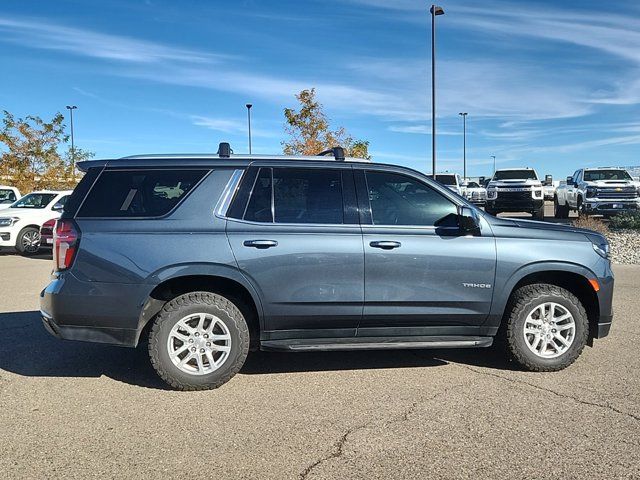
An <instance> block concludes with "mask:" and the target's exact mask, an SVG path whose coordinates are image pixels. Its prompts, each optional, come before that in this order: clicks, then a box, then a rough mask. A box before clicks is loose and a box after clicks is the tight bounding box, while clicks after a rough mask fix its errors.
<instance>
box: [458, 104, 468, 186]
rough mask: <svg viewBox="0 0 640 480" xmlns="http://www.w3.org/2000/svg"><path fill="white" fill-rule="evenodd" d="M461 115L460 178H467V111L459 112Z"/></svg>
mask: <svg viewBox="0 0 640 480" xmlns="http://www.w3.org/2000/svg"><path fill="white" fill-rule="evenodd" d="M458 115H460V116H462V178H463V179H464V180H466V179H467V112H460V113H459V114H458Z"/></svg>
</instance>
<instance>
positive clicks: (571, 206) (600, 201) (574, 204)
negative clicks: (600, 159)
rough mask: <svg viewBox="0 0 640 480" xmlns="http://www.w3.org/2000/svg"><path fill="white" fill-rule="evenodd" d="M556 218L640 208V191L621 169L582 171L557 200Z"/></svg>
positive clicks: (561, 190) (614, 212) (563, 189)
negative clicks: (573, 211)
mask: <svg viewBox="0 0 640 480" xmlns="http://www.w3.org/2000/svg"><path fill="white" fill-rule="evenodd" d="M553 203H554V207H555V216H556V218H567V217H568V216H569V212H570V211H571V210H575V211H577V212H578V214H579V215H594V214H595V215H598V214H601V215H605V216H610V215H615V214H618V213H622V212H629V211H637V210H638V209H639V208H640V188H639V187H638V185H637V184H636V183H635V182H634V180H633V178H631V175H629V172H627V171H626V170H625V169H624V168H619V167H603V168H581V169H579V170H576V171H575V173H574V174H573V176H571V177H567V183H566V184H565V185H562V186H560V187H558V189H557V190H556V194H555V197H554V202H553Z"/></svg>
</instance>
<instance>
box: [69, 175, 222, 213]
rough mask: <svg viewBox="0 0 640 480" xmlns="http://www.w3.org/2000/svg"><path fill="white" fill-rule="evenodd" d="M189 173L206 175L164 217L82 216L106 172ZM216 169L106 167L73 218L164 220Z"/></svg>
mask: <svg viewBox="0 0 640 480" xmlns="http://www.w3.org/2000/svg"><path fill="white" fill-rule="evenodd" d="M164 170H166V171H176V170H179V171H181V172H182V171H187V170H196V171H204V172H205V174H204V175H203V176H202V178H200V180H198V181H197V182H196V183H195V184H194V185H193V187H192V188H191V189H190V190H189V191H188V192H187V193H186V194H185V195H183V196H182V198H180V200H178V203H176V204H175V205H174V206H173V208H172V209H171V210H169V211H168V212H167V213H165V214H163V215H156V216H151V215H145V216H136V217H125V216H122V217H107V216H104V217H96V216H86V217H85V216H81V215H80V213H81V212H82V208H83V207H84V204H85V201H86V200H87V198H89V195H91V192H92V191H93V189H94V187H95V186H96V185H97V184H98V181H99V180H100V178H102V175H103V174H104V172H139V171H142V172H145V171H146V172H148V171H154V172H156V171H164ZM214 170H216V169H214V168H211V167H209V168H207V167H204V168H197V167H187V168H180V167H159V168H144V167H123V168H108V167H105V168H103V169H102V171H101V172H100V174H99V175H98V176H97V177H96V179H95V180H94V181H93V184H92V185H91V188H90V189H89V191H88V192H87V193H86V195H85V196H84V198H83V200H82V203H81V204H80V206H79V207H78V210H77V211H76V212H75V215H74V216H73V218H76V219H78V220H162V219H164V218H167V217H169V216H170V215H172V214H173V213H174V212H175V211H176V210H177V209H178V208H179V207H180V205H182V203H183V202H184V201H185V200H186V199H187V198H189V196H190V195H191V194H192V193H193V192H194V191H195V190H196V189H197V188H198V187H199V186H200V184H201V183H202V182H204V180H205V179H206V178H207V177H209V175H211V172H213V171H214ZM218 170H220V169H218Z"/></svg>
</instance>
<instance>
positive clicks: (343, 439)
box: [299, 383, 465, 480]
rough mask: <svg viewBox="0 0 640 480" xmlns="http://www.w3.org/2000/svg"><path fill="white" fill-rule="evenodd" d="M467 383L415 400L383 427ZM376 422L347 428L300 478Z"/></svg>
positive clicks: (336, 455) (406, 416) (332, 456)
mask: <svg viewBox="0 0 640 480" xmlns="http://www.w3.org/2000/svg"><path fill="white" fill-rule="evenodd" d="M464 385H465V384H463V383H461V384H456V385H451V386H449V387H446V388H444V389H443V390H442V391H440V392H438V393H436V394H434V395H431V396H429V397H428V398H424V399H422V400H416V401H415V402H413V403H412V404H411V405H409V406H408V407H407V408H405V409H404V410H403V411H402V412H401V413H400V414H398V415H396V416H394V417H393V418H391V419H389V420H387V421H386V422H384V423H383V424H382V428H386V427H388V426H389V425H391V424H394V423H401V422H406V421H408V420H409V417H411V415H412V414H413V413H415V411H416V410H417V409H418V406H419V405H420V404H423V403H427V402H430V401H432V400H435V399H436V398H438V397H440V396H442V395H445V394H447V393H448V392H449V391H450V390H452V389H453V388H457V387H462V386H464ZM375 423H376V420H371V421H369V422H366V423H364V424H362V425H358V426H356V427H353V428H350V429H349V430H347V431H346V432H345V433H344V434H343V435H342V436H341V437H340V438H339V439H338V441H336V442H335V443H334V444H333V447H332V448H331V452H329V453H328V454H327V455H325V456H324V457H322V458H319V459H318V460H316V461H315V462H313V463H312V464H310V465H309V466H308V467H307V468H305V469H304V470H303V471H302V473H300V475H299V478H300V480H304V479H306V478H307V477H308V476H309V474H310V473H311V472H312V471H313V470H314V469H315V468H316V467H318V466H319V465H322V464H323V463H325V462H327V461H329V460H333V459H335V458H340V457H342V455H343V451H344V446H345V444H346V443H347V440H348V438H349V436H350V435H351V434H353V433H355V432H358V431H360V430H363V429H365V428H367V427H370V426H372V425H374V424H375Z"/></svg>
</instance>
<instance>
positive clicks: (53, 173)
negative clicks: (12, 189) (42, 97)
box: [0, 110, 93, 193]
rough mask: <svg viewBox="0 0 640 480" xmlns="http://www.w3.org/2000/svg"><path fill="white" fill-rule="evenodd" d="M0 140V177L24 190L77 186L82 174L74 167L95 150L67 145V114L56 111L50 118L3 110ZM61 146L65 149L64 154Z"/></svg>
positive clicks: (89, 156) (90, 155)
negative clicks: (20, 114)
mask: <svg viewBox="0 0 640 480" xmlns="http://www.w3.org/2000/svg"><path fill="white" fill-rule="evenodd" d="M3 115H4V117H3V119H2V126H1V128H0V143H1V144H3V146H4V147H5V148H4V149H3V150H4V151H2V152H1V154H0V180H1V181H3V182H5V181H6V182H7V183H11V184H12V185H14V186H16V187H17V188H18V189H19V190H20V191H21V192H23V193H24V192H30V191H33V190H36V189H43V188H50V189H66V188H73V187H74V186H75V185H76V183H77V182H78V177H77V176H76V175H75V172H74V171H73V157H74V156H75V160H76V162H78V161H82V160H86V159H88V158H91V157H92V156H93V153H90V152H86V151H84V150H82V149H79V148H76V149H75V152H72V151H71V148H65V147H66V144H67V142H68V141H69V136H68V135H67V134H66V133H65V125H64V116H63V115H62V114H61V113H56V114H55V115H54V117H53V119H52V120H51V121H50V122H46V121H44V120H42V119H41V118H40V117H38V116H33V115H29V116H27V117H25V118H15V117H14V116H13V115H12V114H11V113H9V112H7V111H6V110H5V111H4V112H3ZM60 150H63V151H64V153H63V154H60Z"/></svg>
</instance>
